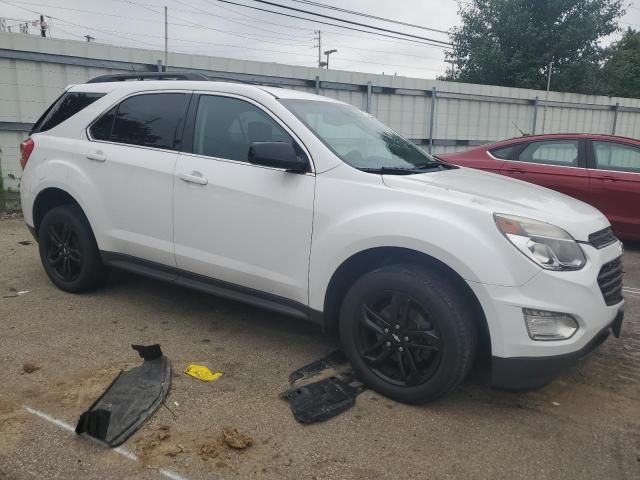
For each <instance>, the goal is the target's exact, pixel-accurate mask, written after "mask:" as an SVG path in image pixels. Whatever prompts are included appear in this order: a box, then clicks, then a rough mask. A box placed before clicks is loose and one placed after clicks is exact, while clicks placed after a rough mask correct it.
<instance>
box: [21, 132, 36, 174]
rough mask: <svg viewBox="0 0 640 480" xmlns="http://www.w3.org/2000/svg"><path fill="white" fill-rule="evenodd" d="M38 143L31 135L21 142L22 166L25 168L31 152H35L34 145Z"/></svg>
mask: <svg viewBox="0 0 640 480" xmlns="http://www.w3.org/2000/svg"><path fill="white" fill-rule="evenodd" d="M35 146H36V144H35V143H34V142H33V139H32V138H31V137H29V138H27V139H26V140H25V141H24V142H22V143H21V144H20V155H21V157H20V166H21V167H22V169H23V170H24V167H26V166H27V162H28V161H29V157H30V156H31V152H33V147H35Z"/></svg>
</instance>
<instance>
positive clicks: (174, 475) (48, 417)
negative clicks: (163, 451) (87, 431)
mask: <svg viewBox="0 0 640 480" xmlns="http://www.w3.org/2000/svg"><path fill="white" fill-rule="evenodd" d="M23 407H24V409H25V410H26V411H27V412H29V413H31V414H33V415H35V416H37V417H40V418H43V419H44V420H46V421H47V422H50V423H53V424H54V425H56V426H57V427H60V428H62V429H63V430H66V431H67V432H73V433H75V431H76V429H75V428H73V427H72V426H71V425H69V424H68V423H65V422H63V421H62V420H58V419H57V418H53V417H52V416H51V415H49V414H47V413H44V412H41V411H39V410H35V409H33V408H31V407H27V406H26V405H23ZM85 437H86V438H88V439H90V440H92V441H94V442H95V443H98V444H100V445H102V446H104V447H107V448H108V447H109V446H108V445H107V444H106V443H104V442H101V441H100V440H98V439H97V438H93V437H90V436H89V435H85ZM112 451H114V452H116V453H119V454H120V455H122V456H123V457H126V458H128V459H129V460H133V461H134V462H138V461H139V460H138V457H137V456H136V455H135V453H133V452H130V451H129V450H127V449H126V448H124V447H117V448H113V449H112ZM158 472H160V474H161V475H163V476H165V477H167V478H169V479H171V480H187V479H186V478H185V477H182V476H180V475H178V474H177V473H175V472H172V471H171V470H167V469H165V468H159V469H158Z"/></svg>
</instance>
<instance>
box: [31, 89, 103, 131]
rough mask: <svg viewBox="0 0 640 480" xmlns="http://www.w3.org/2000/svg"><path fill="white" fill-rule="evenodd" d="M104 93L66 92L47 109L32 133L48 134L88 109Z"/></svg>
mask: <svg viewBox="0 0 640 480" xmlns="http://www.w3.org/2000/svg"><path fill="white" fill-rule="evenodd" d="M104 95H105V94H104V93H89V92H65V93H63V94H62V95H61V96H60V97H59V98H58V99H57V100H56V101H55V102H53V104H52V105H51V106H50V107H49V108H48V109H47V111H46V112H44V114H43V115H42V116H41V117H40V118H39V119H38V121H37V122H36V123H35V124H34V126H33V128H32V129H31V133H38V132H46V131H47V130H51V129H52V128H53V127H57V126H58V125H60V124H61V123H62V122H64V121H65V120H67V119H69V118H71V117H72V116H74V115H75V114H76V113H78V112H79V111H80V110H82V109H84V108H86V107H88V106H89V105H91V104H92V103H93V102H95V101H96V100H98V99H99V98H100V97H104Z"/></svg>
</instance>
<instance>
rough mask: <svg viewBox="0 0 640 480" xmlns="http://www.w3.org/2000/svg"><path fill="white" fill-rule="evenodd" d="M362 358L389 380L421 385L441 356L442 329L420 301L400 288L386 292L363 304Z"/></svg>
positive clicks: (360, 332) (374, 370)
mask: <svg viewBox="0 0 640 480" xmlns="http://www.w3.org/2000/svg"><path fill="white" fill-rule="evenodd" d="M360 322H361V323H360V329H359V332H358V344H359V347H360V357H361V358H362V359H363V360H364V362H365V363H366V364H367V365H369V367H370V368H371V370H372V371H373V372H374V373H375V374H376V375H378V376H380V377H381V378H382V379H384V380H385V381H387V382H389V383H393V384H396V385H401V386H410V385H419V384H421V383H424V382H426V381H428V380H429V378H431V377H432V376H433V374H434V372H435V371H436V369H437V368H438V365H439V364H440V359H441V358H442V348H443V344H442V341H441V334H440V331H439V329H438V327H437V325H436V324H435V323H433V322H432V321H431V320H430V317H429V315H428V314H427V312H426V309H425V308H424V307H423V306H422V305H420V303H419V302H418V301H417V300H416V299H414V298H412V297H411V296H409V295H407V294H406V293H404V292H399V291H383V292H379V294H377V295H372V298H371V299H367V301H366V302H365V303H362V307H361V318H360Z"/></svg>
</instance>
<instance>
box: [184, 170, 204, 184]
mask: <svg viewBox="0 0 640 480" xmlns="http://www.w3.org/2000/svg"><path fill="white" fill-rule="evenodd" d="M179 177H180V180H183V181H185V182H189V183H197V184H198V185H206V184H207V183H209V180H207V177H205V176H204V175H202V174H201V173H200V172H191V173H181V174H180V175H179Z"/></svg>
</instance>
